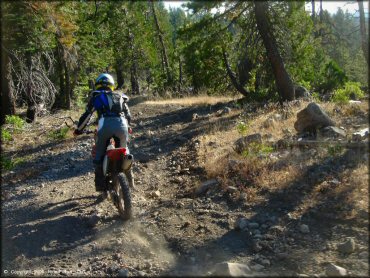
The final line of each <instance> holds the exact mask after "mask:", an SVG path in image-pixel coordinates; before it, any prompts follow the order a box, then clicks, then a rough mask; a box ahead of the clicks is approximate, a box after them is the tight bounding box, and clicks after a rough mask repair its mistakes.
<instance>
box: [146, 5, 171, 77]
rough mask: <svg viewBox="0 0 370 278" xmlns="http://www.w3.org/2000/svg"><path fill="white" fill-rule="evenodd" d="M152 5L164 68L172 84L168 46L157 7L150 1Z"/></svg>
mask: <svg viewBox="0 0 370 278" xmlns="http://www.w3.org/2000/svg"><path fill="white" fill-rule="evenodd" d="M150 3H151V8H152V12H153V17H154V23H155V27H156V29H157V34H158V39H159V42H160V45H161V53H162V58H163V64H164V68H165V70H166V77H167V82H168V83H171V82H172V76H171V71H170V66H169V62H168V56H167V49H166V46H165V44H164V40H163V35H162V33H163V32H162V30H161V28H160V26H159V22H158V18H157V13H156V11H155V7H154V1H153V0H150Z"/></svg>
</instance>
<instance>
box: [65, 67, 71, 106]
mask: <svg viewBox="0 0 370 278" xmlns="http://www.w3.org/2000/svg"><path fill="white" fill-rule="evenodd" d="M63 67H64V76H65V94H64V95H65V108H66V109H71V95H72V88H71V78H70V72H69V69H68V65H67V62H66V61H64V65H63Z"/></svg>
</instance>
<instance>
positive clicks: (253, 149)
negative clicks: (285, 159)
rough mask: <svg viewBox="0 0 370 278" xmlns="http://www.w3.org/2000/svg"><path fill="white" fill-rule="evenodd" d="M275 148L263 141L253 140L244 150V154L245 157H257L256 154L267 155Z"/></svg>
mask: <svg viewBox="0 0 370 278" xmlns="http://www.w3.org/2000/svg"><path fill="white" fill-rule="evenodd" d="M273 151H274V148H273V147H271V146H268V145H265V144H263V143H256V142H252V143H250V144H249V145H248V148H247V149H246V150H244V151H243V153H242V156H244V157H245V158H250V157H256V156H266V155H268V154H271V153H272V152H273Z"/></svg>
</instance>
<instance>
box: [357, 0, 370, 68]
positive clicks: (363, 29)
mask: <svg viewBox="0 0 370 278" xmlns="http://www.w3.org/2000/svg"><path fill="white" fill-rule="evenodd" d="M357 2H358V8H359V11H360V32H361V45H362V51H363V52H364V56H365V60H366V62H367V65H368V66H369V37H368V36H367V35H366V24H365V12H364V3H363V1H360V0H358V1H357ZM368 20H369V19H368ZM368 26H369V25H368Z"/></svg>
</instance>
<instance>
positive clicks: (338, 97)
mask: <svg viewBox="0 0 370 278" xmlns="http://www.w3.org/2000/svg"><path fill="white" fill-rule="evenodd" d="M360 85H361V84H360V83H359V82H346V84H345V85H344V88H342V89H338V90H336V91H335V92H334V94H333V96H332V101H333V102H336V103H341V104H344V103H348V102H349V100H350V99H351V98H355V99H358V98H362V97H364V93H363V92H362V91H361V88H360Z"/></svg>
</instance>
